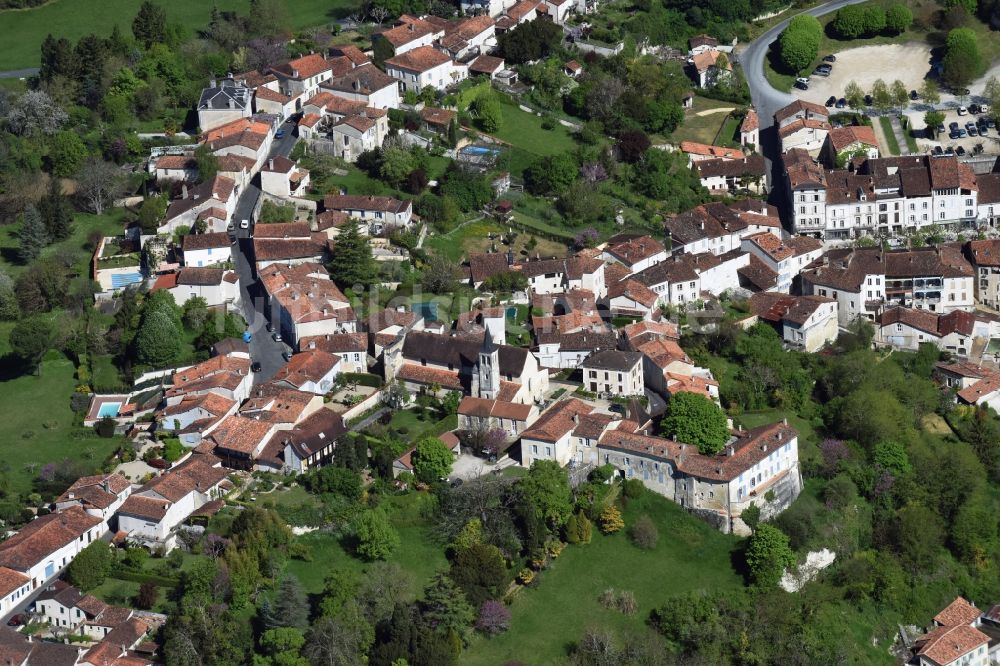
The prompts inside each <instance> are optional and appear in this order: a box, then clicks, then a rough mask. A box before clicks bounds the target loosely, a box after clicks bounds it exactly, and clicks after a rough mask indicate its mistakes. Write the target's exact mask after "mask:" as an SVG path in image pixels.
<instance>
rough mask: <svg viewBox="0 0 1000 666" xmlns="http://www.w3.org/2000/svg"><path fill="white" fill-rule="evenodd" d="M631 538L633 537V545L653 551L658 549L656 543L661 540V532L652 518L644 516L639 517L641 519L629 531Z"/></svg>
mask: <svg viewBox="0 0 1000 666" xmlns="http://www.w3.org/2000/svg"><path fill="white" fill-rule="evenodd" d="M629 536H630V537H632V543H634V544H635V545H636V546H638V547H639V548H643V549H645V550H652V549H654V548H656V542H657V541H658V540H659V539H660V532H659V530H657V529H656V525H655V524H654V523H653V519H652V518H650V517H649V516H646V515H642V516H639V519H638V520H636V521H635V524H634V525H632V527H631V528H630V529H629Z"/></svg>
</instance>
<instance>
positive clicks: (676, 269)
mask: <svg viewBox="0 0 1000 666" xmlns="http://www.w3.org/2000/svg"><path fill="white" fill-rule="evenodd" d="M689 256H690V255H685V254H680V255H674V256H672V257H670V258H669V259H667V260H666V261H661V262H660V263H658V264H655V265H653V266H650V267H649V268H647V269H645V270H643V271H640V272H638V273H636V274H635V275H633V276H632V277H630V278H629V279H628V280H625V281H623V282H618V283H616V284H613V285H611V287H610V289H609V290H608V293H609V294H612V293H615V294H618V293H619V292H620V293H621V295H620V296H618V297H617V298H619V299H621V298H622V297H625V298H631V296H632V295H635V296H638V295H641V294H643V293H645V292H640V291H639V290H638V289H636V288H634V287H632V288H628V289H626V288H623V287H621V286H620V285H622V284H625V283H628V282H632V283H637V284H639V285H641V286H643V287H644V288H645V289H647V290H648V291H649V292H651V293H652V294H654V295H655V296H656V301H655V303H654V306H659V305H673V306H681V305H683V304H685V303H691V302H693V301H696V300H698V298H699V297H700V294H701V279H700V277H699V275H698V272H697V271H696V270H695V268H694V264H693V262H692V261H691V260H690V259H689ZM643 299H644V300H645V301H648V300H649V299H648V294H646V295H645V296H643ZM614 300H615V299H612V302H613V301H614ZM649 307H650V308H652V307H653V306H649ZM650 311H652V310H650ZM643 318H644V319H648V318H649V317H643Z"/></svg>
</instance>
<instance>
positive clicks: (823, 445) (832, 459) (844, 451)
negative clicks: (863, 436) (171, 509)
mask: <svg viewBox="0 0 1000 666" xmlns="http://www.w3.org/2000/svg"><path fill="white" fill-rule="evenodd" d="M819 452H820V455H822V456H823V475H824V476H827V477H831V476H834V475H836V474H837V469H838V467H839V465H840V461H841V460H848V459H850V457H851V449H850V447H848V446H847V443H846V442H844V440H842V439H832V438H827V439H824V440H823V441H822V442H820V445H819Z"/></svg>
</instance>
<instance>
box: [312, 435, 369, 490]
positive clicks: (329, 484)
mask: <svg viewBox="0 0 1000 666" xmlns="http://www.w3.org/2000/svg"><path fill="white" fill-rule="evenodd" d="M337 448H341V447H340V446H338V447H337ZM344 448H347V447H346V446H345V447H344ZM303 484H304V485H305V486H306V487H307V488H308V489H309V490H310V491H311V492H314V493H333V494H335V495H340V496H341V497H346V498H347V499H351V500H358V499H361V495H362V493H363V492H364V489H363V488H362V487H361V477H360V476H358V473H357V472H355V471H353V470H351V469H348V468H346V467H336V466H333V465H324V466H323V467H320V468H319V469H317V470H315V471H313V472H312V473H310V474H309V475H308V476H306V477H304V479H303Z"/></svg>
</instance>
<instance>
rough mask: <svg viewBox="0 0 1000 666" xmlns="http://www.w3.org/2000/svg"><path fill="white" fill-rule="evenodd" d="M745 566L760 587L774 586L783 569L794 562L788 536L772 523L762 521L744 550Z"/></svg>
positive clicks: (793, 554)
mask: <svg viewBox="0 0 1000 666" xmlns="http://www.w3.org/2000/svg"><path fill="white" fill-rule="evenodd" d="M746 562H747V568H749V570H750V575H751V576H752V577H753V580H754V582H755V583H756V584H757V585H760V586H761V587H774V586H775V585H777V584H778V581H779V580H781V576H782V574H783V573H784V571H785V569H786V568H788V567H790V566H792V565H794V564H795V553H794V552H792V548H791V546H789V545H788V536H786V535H785V533H784V532H782V531H781V530H779V529H778V528H777V527H775V526H774V525H769V524H767V523H764V524H763V525H758V526H757V531H756V532H754V533H753V535H752V536H751V537H750V541H749V543H748V544H747V550H746Z"/></svg>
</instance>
